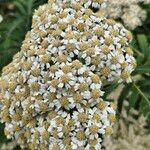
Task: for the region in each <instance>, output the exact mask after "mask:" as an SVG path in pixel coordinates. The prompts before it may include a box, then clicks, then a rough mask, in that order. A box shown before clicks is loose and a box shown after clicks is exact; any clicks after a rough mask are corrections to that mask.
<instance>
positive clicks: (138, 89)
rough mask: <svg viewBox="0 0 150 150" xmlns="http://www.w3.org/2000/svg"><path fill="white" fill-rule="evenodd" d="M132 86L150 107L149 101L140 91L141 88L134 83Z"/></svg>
mask: <svg viewBox="0 0 150 150" xmlns="http://www.w3.org/2000/svg"><path fill="white" fill-rule="evenodd" d="M133 86H134V87H135V88H136V89H137V91H138V92H139V94H140V95H141V96H142V97H143V98H144V99H145V100H146V102H147V103H148V105H149V107H150V102H149V100H148V98H147V97H146V96H145V94H144V93H143V92H142V91H141V89H140V88H139V87H138V86H137V85H136V84H135V83H133Z"/></svg>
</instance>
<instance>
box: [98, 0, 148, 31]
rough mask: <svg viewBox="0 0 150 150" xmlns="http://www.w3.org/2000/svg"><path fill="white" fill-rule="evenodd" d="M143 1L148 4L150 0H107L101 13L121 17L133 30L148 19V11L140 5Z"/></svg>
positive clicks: (110, 16)
mask: <svg viewBox="0 0 150 150" xmlns="http://www.w3.org/2000/svg"><path fill="white" fill-rule="evenodd" d="M141 3H145V4H148V3H150V0H106V1H105V2H103V6H104V7H99V8H101V9H100V11H99V13H100V14H102V15H104V16H106V17H109V18H114V19H121V20H122V22H123V24H124V25H125V26H126V27H128V28H129V29H131V30H133V29H135V28H136V27H138V26H141V25H142V22H143V21H144V20H145V19H146V11H145V10H143V9H142V8H141V7H140V4H141Z"/></svg>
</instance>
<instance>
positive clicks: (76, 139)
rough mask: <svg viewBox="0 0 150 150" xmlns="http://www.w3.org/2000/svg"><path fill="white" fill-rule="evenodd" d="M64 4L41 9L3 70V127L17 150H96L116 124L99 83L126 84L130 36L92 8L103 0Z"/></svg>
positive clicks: (129, 68) (0, 82)
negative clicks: (18, 146)
mask: <svg viewBox="0 0 150 150" xmlns="http://www.w3.org/2000/svg"><path fill="white" fill-rule="evenodd" d="M70 2H71V1H68V0H66V1H63V2H61V3H60V1H57V0H50V1H49V2H48V4H45V5H43V6H40V8H39V9H38V10H37V11H35V14H34V16H33V23H32V29H31V31H29V32H28V33H27V35H26V38H25V40H24V42H23V45H22V49H21V51H20V52H19V53H18V54H16V55H15V57H14V59H13V61H12V62H11V63H10V64H9V65H8V66H7V67H5V68H4V69H3V73H2V77H1V79H0V90H1V93H2V99H1V102H2V111H1V120H2V121H3V122H5V134H6V135H7V137H8V138H15V139H16V141H17V142H18V143H19V144H20V145H21V147H27V148H29V149H43V150H45V149H50V150H51V149H82V148H83V147H84V148H85V149H87V150H88V149H93V148H94V149H101V137H102V135H104V134H105V133H108V134H110V133H112V125H113V123H114V121H115V120H116V118H115V110H114V107H113V105H112V103H110V102H105V101H104V100H103V99H102V98H101V97H102V95H103V93H104V92H103V91H101V86H102V83H103V81H104V80H107V81H114V80H120V81H121V80H124V81H130V80H131V78H130V74H131V72H132V70H133V69H134V65H133V64H135V59H134V57H133V56H132V52H131V51H132V50H131V49H129V42H130V41H131V39H132V37H131V34H130V32H129V31H127V30H126V29H125V28H124V27H123V26H122V25H121V24H118V23H115V22H114V21H113V20H107V19H105V18H104V17H99V15H97V14H96V13H94V10H92V9H90V5H92V6H94V7H95V8H96V7H99V5H102V2H103V1H96V0H93V1H92V2H91V1H86V0H85V1H81V2H80V1H78V0H75V1H74V2H73V3H70Z"/></svg>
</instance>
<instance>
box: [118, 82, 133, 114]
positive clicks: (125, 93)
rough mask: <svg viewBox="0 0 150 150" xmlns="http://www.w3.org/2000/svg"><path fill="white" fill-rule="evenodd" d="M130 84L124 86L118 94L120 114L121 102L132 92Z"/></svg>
mask: <svg viewBox="0 0 150 150" xmlns="http://www.w3.org/2000/svg"><path fill="white" fill-rule="evenodd" d="M132 87H133V86H132V84H126V85H125V87H124V88H123V90H122V92H121V93H120V96H119V99H118V111H119V112H121V110H122V105H123V101H124V100H126V99H127V97H128V94H129V92H130V91H132Z"/></svg>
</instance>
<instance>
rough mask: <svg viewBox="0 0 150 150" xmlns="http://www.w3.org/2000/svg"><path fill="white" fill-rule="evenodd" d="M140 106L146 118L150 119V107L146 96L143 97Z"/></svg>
mask: <svg viewBox="0 0 150 150" xmlns="http://www.w3.org/2000/svg"><path fill="white" fill-rule="evenodd" d="M140 106H141V107H140V110H141V112H142V114H143V115H144V116H145V117H146V119H148V120H150V107H149V105H147V102H146V101H145V100H144V98H142V101H141V104H140Z"/></svg>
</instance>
